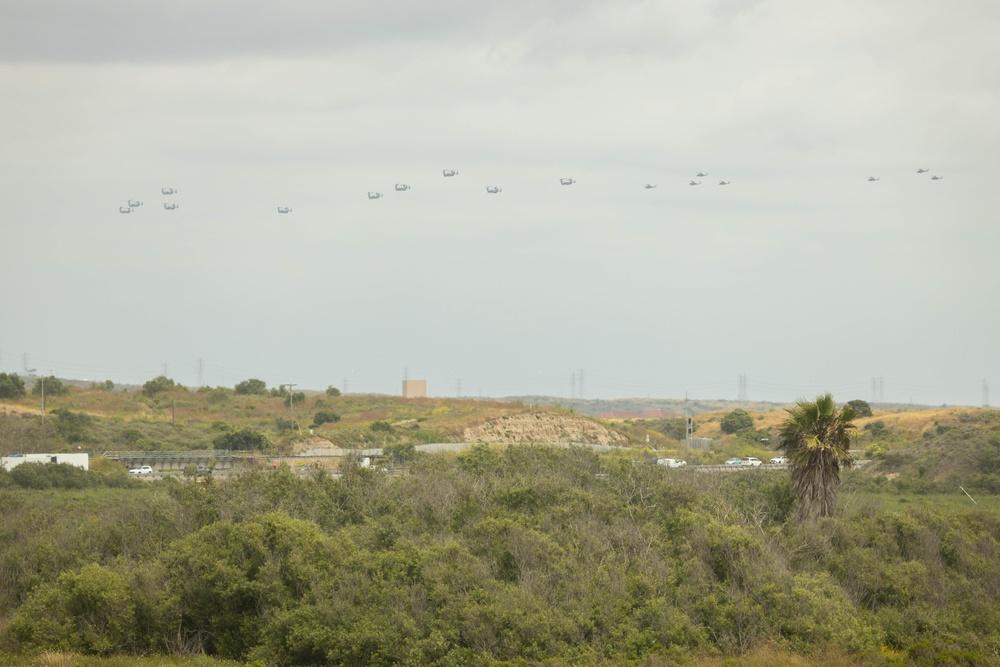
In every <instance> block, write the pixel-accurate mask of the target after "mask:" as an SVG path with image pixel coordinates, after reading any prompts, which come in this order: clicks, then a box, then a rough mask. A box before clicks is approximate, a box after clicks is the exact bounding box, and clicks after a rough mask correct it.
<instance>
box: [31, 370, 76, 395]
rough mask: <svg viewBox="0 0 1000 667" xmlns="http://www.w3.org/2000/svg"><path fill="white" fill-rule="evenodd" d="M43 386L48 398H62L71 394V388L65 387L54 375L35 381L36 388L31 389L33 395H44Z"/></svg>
mask: <svg viewBox="0 0 1000 667" xmlns="http://www.w3.org/2000/svg"><path fill="white" fill-rule="evenodd" d="M43 386H44V387H45V395H46V396H62V395H63V394H68V393H69V387H67V386H66V385H64V384H63V383H62V380H60V379H59V378H57V377H56V376H54V375H50V376H48V377H47V378H39V379H37V380H35V386H34V387H32V388H31V393H32V394H33V395H35V396H38V395H39V394H41V393H42V387H43Z"/></svg>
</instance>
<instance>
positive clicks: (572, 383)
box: [569, 371, 576, 398]
mask: <svg viewBox="0 0 1000 667" xmlns="http://www.w3.org/2000/svg"><path fill="white" fill-rule="evenodd" d="M569 397H570V398H576V371H573V372H572V373H570V374H569Z"/></svg>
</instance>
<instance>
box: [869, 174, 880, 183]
mask: <svg viewBox="0 0 1000 667" xmlns="http://www.w3.org/2000/svg"><path fill="white" fill-rule="evenodd" d="M879 178H880V177H879V176H869V177H868V180H869V181H871V182H873V183H874V182H875V181H877V180H878V179H879Z"/></svg>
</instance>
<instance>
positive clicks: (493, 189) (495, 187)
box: [486, 185, 502, 195]
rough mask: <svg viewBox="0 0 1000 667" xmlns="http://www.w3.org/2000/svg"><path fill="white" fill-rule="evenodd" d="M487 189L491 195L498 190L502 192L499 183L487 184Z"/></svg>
mask: <svg viewBox="0 0 1000 667" xmlns="http://www.w3.org/2000/svg"><path fill="white" fill-rule="evenodd" d="M486 191H487V192H488V193H490V194H491V195H495V194H497V193H498V192H501V191H502V188H501V187H500V186H499V185H487V186H486Z"/></svg>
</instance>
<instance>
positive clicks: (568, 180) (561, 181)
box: [559, 178, 576, 185]
mask: <svg viewBox="0 0 1000 667" xmlns="http://www.w3.org/2000/svg"><path fill="white" fill-rule="evenodd" d="M574 183H576V179H573V178H560V179H559V185H573V184H574Z"/></svg>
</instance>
